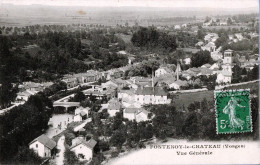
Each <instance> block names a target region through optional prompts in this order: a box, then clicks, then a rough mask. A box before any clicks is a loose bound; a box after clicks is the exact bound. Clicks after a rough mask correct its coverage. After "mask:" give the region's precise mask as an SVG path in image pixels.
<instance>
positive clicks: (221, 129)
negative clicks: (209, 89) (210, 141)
mask: <svg viewBox="0 0 260 165" xmlns="http://www.w3.org/2000/svg"><path fill="white" fill-rule="evenodd" d="M249 95H250V90H249V89H242V90H227V91H215V92H214V96H215V110H216V129H217V134H225V133H244V132H252V131H253V128H252V116H251V108H250V98H249Z"/></svg>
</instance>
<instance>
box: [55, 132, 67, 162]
mask: <svg viewBox="0 0 260 165" xmlns="http://www.w3.org/2000/svg"><path fill="white" fill-rule="evenodd" d="M64 141H65V137H64V135H63V136H61V137H60V138H59V140H58V143H57V149H58V150H59V151H58V152H59V153H58V154H57V155H56V157H55V162H56V165H63V164H64V163H63V161H64V152H65V146H64Z"/></svg>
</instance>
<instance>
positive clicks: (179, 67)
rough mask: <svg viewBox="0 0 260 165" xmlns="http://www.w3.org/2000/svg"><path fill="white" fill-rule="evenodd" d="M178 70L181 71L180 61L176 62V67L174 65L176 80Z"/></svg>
mask: <svg viewBox="0 0 260 165" xmlns="http://www.w3.org/2000/svg"><path fill="white" fill-rule="evenodd" d="M180 72H181V66H180V63H179V62H177V67H176V71H175V73H176V77H177V78H176V79H177V81H178V80H179V74H180Z"/></svg>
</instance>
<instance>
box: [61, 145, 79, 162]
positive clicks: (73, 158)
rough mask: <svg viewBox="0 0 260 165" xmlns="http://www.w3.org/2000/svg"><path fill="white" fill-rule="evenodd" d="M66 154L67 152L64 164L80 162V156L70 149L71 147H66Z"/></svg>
mask: <svg viewBox="0 0 260 165" xmlns="http://www.w3.org/2000/svg"><path fill="white" fill-rule="evenodd" d="M64 154H65V155H64V157H65V161H64V164H65V165H71V164H76V163H77V162H78V158H77V156H76V155H75V153H74V152H72V151H70V150H69V149H66V150H65V153H64Z"/></svg>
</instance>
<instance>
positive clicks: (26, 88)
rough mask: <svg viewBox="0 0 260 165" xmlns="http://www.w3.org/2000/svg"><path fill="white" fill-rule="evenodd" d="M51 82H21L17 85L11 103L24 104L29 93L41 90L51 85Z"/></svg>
mask: <svg viewBox="0 0 260 165" xmlns="http://www.w3.org/2000/svg"><path fill="white" fill-rule="evenodd" d="M52 84H53V83H52V82H45V83H35V82H23V83H22V84H20V85H19V86H18V90H19V92H18V93H17V97H16V99H15V101H14V103H13V104H15V105H19V104H24V103H25V102H26V101H27V100H28V99H29V97H30V96H31V95H35V94H36V93H38V92H40V91H43V90H44V89H45V88H47V87H49V86H51V85H52Z"/></svg>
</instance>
